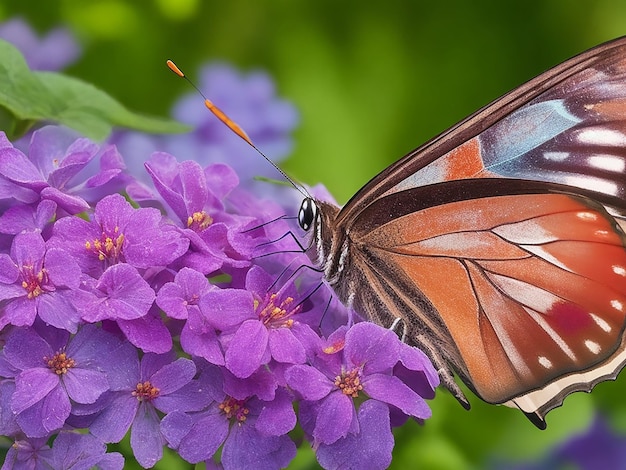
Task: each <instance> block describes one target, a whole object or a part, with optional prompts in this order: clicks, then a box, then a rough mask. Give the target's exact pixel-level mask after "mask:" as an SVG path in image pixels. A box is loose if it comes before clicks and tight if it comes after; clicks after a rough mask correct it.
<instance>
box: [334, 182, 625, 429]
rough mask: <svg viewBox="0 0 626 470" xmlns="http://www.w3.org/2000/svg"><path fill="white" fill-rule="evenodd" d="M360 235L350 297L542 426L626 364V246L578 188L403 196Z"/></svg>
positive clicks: (352, 259)
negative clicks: (573, 396)
mask: <svg viewBox="0 0 626 470" xmlns="http://www.w3.org/2000/svg"><path fill="white" fill-rule="evenodd" d="M350 240H351V243H350V244H349V249H348V251H347V253H346V254H345V255H344V263H345V264H346V265H347V264H349V265H350V269H344V270H342V271H341V275H340V277H339V278H338V279H337V280H336V282H335V284H336V289H337V290H338V293H339V295H340V296H341V297H343V298H344V299H349V301H350V302H351V303H352V304H353V305H354V308H355V309H356V310H357V311H359V312H361V313H363V314H364V315H365V316H367V317H368V318H370V319H373V320H374V321H377V322H378V323H381V324H383V325H386V326H389V325H391V324H392V322H393V320H395V319H396V318H400V319H402V322H403V324H404V325H405V327H406V329H407V334H408V336H409V339H410V340H411V341H412V342H414V343H416V344H417V345H419V346H421V347H423V348H424V349H426V350H427V351H428V352H429V353H430V355H431V358H433V360H434V362H436V363H437V366H438V367H440V368H444V369H448V367H447V364H450V365H452V367H453V368H454V369H455V370H456V371H457V373H458V374H459V375H460V376H461V377H462V378H463V380H464V381H465V382H466V383H467V384H468V385H469V386H470V388H472V389H473V390H474V391H475V392H476V394H477V395H479V396H480V397H481V398H482V399H484V400H485V401H487V402H489V403H496V404H500V403H506V402H512V404H514V405H516V406H518V407H519V408H520V409H522V410H523V411H524V412H526V413H527V414H528V415H531V416H530V417H531V419H532V420H533V422H535V424H537V425H538V426H540V427H543V426H545V424H544V416H545V414H546V413H547V411H549V410H550V409H552V408H554V407H555V406H559V405H560V404H561V403H562V400H563V398H564V397H565V395H567V394H568V393H571V392H573V391H576V390H590V389H591V387H592V386H593V385H594V384H595V383H597V382H598V381H600V380H606V379H608V378H615V375H616V374H617V372H618V371H619V370H620V369H621V368H622V367H623V366H624V363H625V362H626V352H625V350H624V344H622V342H623V339H622V337H623V333H624V327H625V325H626V249H625V242H626V238H625V236H624V233H623V231H622V230H621V228H620V227H619V226H618V225H617V223H616V222H615V220H614V218H613V217H612V216H611V215H610V214H608V213H607V212H606V210H605V209H604V208H603V206H602V205H601V204H598V203H596V202H594V201H593V200H591V199H589V198H587V197H584V196H580V195H577V194H573V193H571V192H569V188H567V187H564V186H560V185H554V184H545V183H535V182H530V181H523V180H505V179H498V180H494V181H492V182H490V183H489V184H485V181H484V180H480V179H469V180H460V181H453V182H447V183H441V184H437V185H431V186H424V187H418V188H413V189H410V190H405V191H402V192H396V193H393V194H391V195H388V196H385V197H382V198H380V199H378V200H377V201H375V202H374V203H373V204H371V205H370V206H369V207H367V209H365V210H364V211H362V212H361V214H360V216H359V217H358V219H357V220H356V221H355V223H354V224H353V225H352V227H351V231H350ZM364 286H367V287H364ZM444 375H447V376H448V378H449V379H450V380H448V381H447V384H448V385H449V382H450V381H451V380H452V379H451V378H452V375H451V374H450V372H449V370H448V373H447V374H444ZM444 383H446V380H445V377H444ZM453 392H456V391H455V390H454V389H453Z"/></svg>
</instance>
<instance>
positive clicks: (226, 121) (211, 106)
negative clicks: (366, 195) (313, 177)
mask: <svg viewBox="0 0 626 470" xmlns="http://www.w3.org/2000/svg"><path fill="white" fill-rule="evenodd" d="M167 66H168V67H169V69H170V70H171V71H172V72H174V73H175V74H176V75H178V76H179V77H181V78H184V79H185V80H187V83H189V84H190V85H191V86H192V87H194V88H195V90H196V91H197V92H198V93H199V94H200V96H202V98H204V105H205V106H206V107H207V108H208V110H209V111H211V112H212V113H213V114H214V115H215V117H217V118H218V119H219V120H220V121H222V122H223V123H224V124H225V125H226V126H227V127H228V128H229V129H230V130H231V131H233V132H234V133H235V134H237V135H238V136H239V137H241V138H242V139H243V140H244V141H246V143H247V144H248V145H249V146H250V147H252V148H253V149H254V150H256V152H257V153H258V154H259V155H261V156H262V157H263V158H264V159H265V160H266V161H267V162H268V163H269V164H270V165H272V166H273V167H274V168H275V169H276V171H278V172H279V173H280V174H281V175H282V176H283V178H285V179H286V180H287V181H288V182H289V183H291V185H292V186H293V187H294V188H296V189H297V190H298V191H299V192H300V193H301V194H302V195H303V196H304V197H311V196H310V194H309V193H308V191H307V190H306V189H305V188H304V187H303V186H301V185H298V184H296V182H295V181H294V180H293V179H291V178H290V177H289V176H288V175H287V173H285V172H284V171H283V170H282V169H281V168H280V167H279V166H278V165H276V163H274V162H273V161H272V160H270V159H269V157H267V156H266V155H265V154H264V153H263V152H261V151H260V150H259V149H258V147H257V146H256V145H254V143H253V142H252V140H251V139H250V137H249V136H248V134H246V133H245V131H244V130H243V129H242V128H241V127H240V126H239V125H238V124H237V123H236V122H235V121H233V120H232V119H231V118H229V117H228V116H227V115H226V113H224V112H223V111H222V110H221V109H220V108H218V107H217V106H215V105H214V104H213V102H212V101H211V100H210V99H208V98H207V97H206V96H204V93H202V90H200V88H198V87H197V86H196V84H195V83H194V82H192V81H191V80H190V79H189V78H188V77H187V75H185V74H184V73H183V72H182V70H180V69H179V68H178V66H177V65H176V64H175V63H174V62H172V61H171V60H168V61H167Z"/></svg>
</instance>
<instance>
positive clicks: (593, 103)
mask: <svg viewBox="0 0 626 470" xmlns="http://www.w3.org/2000/svg"><path fill="white" fill-rule="evenodd" d="M625 109H626V38H620V39H617V40H614V41H611V42H609V43H606V44H603V45H601V46H598V47H596V48H594V49H591V50H589V51H587V52H584V53H582V54H580V55H578V56H576V57H574V58H572V59H570V60H569V61H567V62H564V63H563V64H561V65H559V66H557V67H555V68H553V69H551V70H549V71H547V72H545V73H544V74H542V75H540V76H538V77H537V78H535V79H533V80H530V81H529V82H527V83H526V84H524V85H522V86H521V87H519V88H518V89H516V90H514V91H512V92H510V93H508V94H507V95H505V96H503V97H501V98H500V99H498V100H496V101H494V102H493V103H491V104H490V105H488V106H486V107H484V108H483V109H481V110H479V111H478V112H476V113H475V114H473V115H472V116H470V117H468V118H467V119H466V120H464V121H462V122H461V123H459V124H457V125H456V126H454V127H452V128H451V129H449V130H448V131H445V132H443V133H442V134H441V135H439V136H437V137H435V138H434V139H432V140H431V141H429V142H428V143H426V144H424V145H423V146H421V147H419V148H417V149H416V150H414V151H413V152H411V153H409V154H408V155H407V156H405V157H404V158H402V159H401V160H399V161H398V162H396V163H395V164H393V165H391V166H390V167H389V168H387V169H386V170H385V171H383V172H381V173H380V174H379V175H377V176H376V177H374V178H373V179H372V181H370V182H369V183H368V184H367V185H366V186H365V187H364V188H363V189H362V190H361V191H359V192H358V193H357V194H356V195H355V197H354V198H352V199H351V200H350V202H349V203H348V204H347V205H346V207H345V208H344V210H343V211H342V213H341V214H340V217H339V219H338V222H344V220H345V222H344V223H347V224H349V223H350V219H351V218H353V217H356V216H357V214H358V212H359V211H361V210H363V208H364V207H366V206H367V205H369V203H371V202H372V201H374V200H375V199H376V198H377V197H380V196H381V195H383V194H389V193H391V192H395V191H401V190H404V189H409V188H411V187H415V186H422V185H428V184H433V183H437V182H442V181H449V180H456V179H463V178H478V177H510V178H525V179H531V180H536V181H550V182H555V183H562V184H568V185H571V186H574V187H578V188H582V189H585V190H589V191H592V192H594V193H596V194H597V198H598V199H602V198H603V197H605V196H607V197H608V198H607V199H608V200H609V201H611V202H610V203H609V204H608V205H615V203H614V201H613V199H614V198H617V199H620V200H621V201H622V204H623V201H624V199H625V198H626V178H625V177H624V174H625V172H626V152H625V151H624V149H625V148H626V112H625ZM618 214H619V215H621V216H623V217H626V215H625V214H624V212H619V213H618Z"/></svg>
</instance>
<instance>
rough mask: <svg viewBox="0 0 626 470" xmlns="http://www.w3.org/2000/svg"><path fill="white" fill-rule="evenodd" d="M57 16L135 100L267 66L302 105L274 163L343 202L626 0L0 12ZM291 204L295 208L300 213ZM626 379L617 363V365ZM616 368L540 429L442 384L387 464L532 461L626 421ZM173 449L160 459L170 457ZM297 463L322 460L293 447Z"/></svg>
mask: <svg viewBox="0 0 626 470" xmlns="http://www.w3.org/2000/svg"><path fill="white" fill-rule="evenodd" d="M15 16H21V17H23V18H25V19H26V20H27V21H28V22H29V23H30V24H31V25H32V26H33V27H35V29H37V30H38V31H40V32H45V31H47V30H48V29H50V28H52V27H54V26H58V25H65V26H67V27H68V28H70V29H71V30H72V31H73V33H74V34H75V35H76V37H77V39H78V41H79V42H80V43H81V45H82V47H83V48H84V52H83V55H82V58H81V59H80V60H79V62H77V63H76V64H74V65H73V66H71V67H70V68H69V69H67V70H66V72H67V73H68V74H70V75H73V76H76V77H80V78H82V79H84V80H86V81H89V82H91V83H93V84H95V85H97V86H98V87H100V88H102V89H104V90H105V91H107V92H108V93H110V94H111V95H113V96H114V97H116V98H117V99H118V100H119V101H120V102H122V103H123V104H125V105H126V106H127V107H129V108H130V109H132V110H135V111H138V112H142V113H151V114H155V115H161V116H167V115H168V111H169V109H170V107H171V105H172V103H173V102H174V101H175V100H176V99H177V97H178V96H180V95H181V94H182V93H184V92H187V91H188V88H187V85H186V84H185V83H184V82H183V81H182V80H179V79H177V78H176V77H175V76H173V74H171V73H170V72H169V71H168V70H167V69H166V68H165V66H164V62H165V59H167V58H172V59H175V60H176V62H177V63H178V64H179V65H180V66H181V67H182V68H184V70H185V71H186V72H187V73H188V74H189V75H190V76H191V77H193V74H194V73H195V71H196V70H197V67H198V66H199V65H200V64H202V63H205V62H206V61H208V60H223V61H227V62H229V63H231V64H233V65H235V66H237V67H239V68H240V69H241V70H244V71H245V70H250V69H255V68H261V69H264V70H266V71H268V72H269V73H270V74H271V75H272V76H273V78H274V79H275V81H276V84H277V89H278V94H279V95H280V96H282V97H284V98H287V99H289V100H291V101H293V102H294V103H295V104H296V106H297V107H298V109H299V111H300V113H301V124H300V127H299V129H298V130H297V131H296V134H295V139H296V147H295V150H294V152H293V155H292V157H291V158H290V159H289V160H288V161H287V162H286V163H285V164H284V165H283V166H284V168H285V169H286V170H287V171H288V172H290V173H291V174H293V175H294V176H295V177H296V178H298V179H300V180H302V181H304V182H306V183H311V184H312V183H317V182H323V183H324V184H325V185H326V186H327V187H328V188H329V189H330V191H331V192H332V193H333V194H334V195H335V196H336V198H337V200H338V201H340V202H342V203H343V202H345V201H346V200H347V199H348V198H349V197H350V196H351V195H352V194H353V193H354V192H355V191H356V190H358V188H360V187H361V186H362V185H363V184H364V183H365V182H367V180H368V179H369V178H371V177H372V176H373V175H375V174H376V173H377V172H378V171H380V170H381V169H383V168H384V167H385V166H387V165H388V164H389V163H391V162H393V161H395V160H396V159H397V158H399V157H400V156H402V155H404V154H405V153H407V152H408V151H410V150H412V149H413V148H414V147H416V146H418V145H419V144H420V143H422V142H424V141H425V140H427V139H429V138H430V137H432V136H433V135H435V134H437V133H439V132H441V131H443V130H444V129H445V128H447V127H448V126H450V125H452V124H454V123H455V122H456V121H458V120H460V119H462V118H463V117H465V116H466V115H467V114H469V113H471V112H472V111H474V110H476V109H477V108H479V107H480V106H482V105H484V104H486V103H487V102H489V101H491V100H492V99H494V98H496V97H497V96H499V95H501V94H503V93H505V92H506V91H508V90H510V89H511V88H513V87H515V86H517V85H519V84H521V83H522V82H524V81H526V80H527V79H530V78H532V77H533V76H534V75H536V74H538V73H540V72H541V71H543V70H545V69H547V68H549V67H550V66H552V65H556V64H557V63H559V62H561V61H563V60H565V59H566V58H568V57H570V56H571V55H574V54H576V53H578V52H581V51H583V50H585V49H587V48H590V47H592V46H594V45H596V44H598V43H600V42H603V41H605V40H608V39H612V38H615V37H617V36H620V35H623V34H626V2H623V1H610V0H595V1H593V2H583V1H576V0H574V1H572V0H552V1H550V2H545V1H524V2H501V1H485V0H484V1H473V2H467V1H461V0H447V1H442V2H417V1H415V2H408V1H404V2H400V1H393V0H390V1H387V2H362V1H361V2H357V1H344V2H337V1H330V0H316V1H295V0H274V1H257V2H253V1H243V0H230V1H213V0H207V1H201V0H137V1H126V2H125V1H121V0H102V1H99V0H92V1H84V0H83V1H79V0H59V1H40V2H28V1H23V0H8V1H7V0H5V1H3V2H2V3H1V4H0V20H4V19H8V18H12V17H15ZM294 210H295V209H294ZM624 375H626V374H624ZM624 390H626V379H622V380H618V382H617V383H604V384H601V385H599V386H598V387H597V388H596V389H595V390H594V393H593V394H591V395H586V394H581V393H579V394H575V395H573V396H570V397H569V398H568V399H567V400H566V403H565V407H563V408H559V409H557V410H555V411H553V412H552V413H551V414H550V415H549V416H548V430H547V431H544V432H541V431H538V430H536V429H535V428H534V427H533V426H532V425H531V424H530V423H529V422H527V420H526V418H525V417H524V416H523V415H522V414H521V413H519V412H517V411H514V410H509V409H505V408H503V407H493V406H488V405H485V404H483V403H480V402H479V400H478V399H477V398H475V397H473V396H472V397H471V401H472V405H473V409H472V411H470V412H466V411H464V410H463V409H462V408H461V407H460V406H458V405H457V404H456V402H455V401H454V400H453V399H452V398H451V397H450V396H449V395H448V394H447V393H445V392H443V391H442V392H440V393H438V396H437V398H436V399H435V400H434V401H433V402H432V407H433V418H432V419H431V420H428V422H427V424H426V426H424V427H420V426H418V425H416V424H412V425H407V426H405V427H404V428H402V429H401V430H400V431H399V432H398V433H397V437H398V440H397V444H396V449H395V451H394V464H393V468H418V466H419V468H427V469H431V468H432V469H448V468H451V469H452V468H454V469H457V468H471V467H474V468H481V467H483V466H484V465H485V464H486V463H487V462H489V461H493V459H495V458H504V459H507V460H509V461H515V460H520V459H533V458H535V457H538V456H540V455H541V454H542V452H544V451H545V450H546V449H547V448H548V447H550V446H551V445H552V444H554V443H556V442H559V441H561V440H562V439H564V438H565V437H566V436H568V435H570V434H572V433H575V432H579V431H581V430H583V429H585V428H586V427H587V426H588V424H589V422H590V420H591V419H592V417H593V414H594V409H598V408H600V409H603V410H604V411H605V412H606V413H607V414H608V416H609V417H610V420H611V423H612V424H613V425H614V426H615V427H617V428H621V429H622V430H626V407H625V406H624V404H623V400H622V396H623V394H622V391H624ZM175 465H177V464H175V463H174V462H172V461H171V460H166V461H163V462H161V463H160V464H159V466H158V467H157V468H170V469H171V468H188V467H185V466H184V464H183V465H182V466H180V467H176V466H175ZM292 468H316V466H315V461H314V457H313V456H312V453H311V452H307V451H303V452H302V455H300V456H299V457H298V459H297V460H296V461H295V462H294V463H293V465H292Z"/></svg>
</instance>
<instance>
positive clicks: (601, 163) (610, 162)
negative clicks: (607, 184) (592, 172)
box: [587, 155, 626, 173]
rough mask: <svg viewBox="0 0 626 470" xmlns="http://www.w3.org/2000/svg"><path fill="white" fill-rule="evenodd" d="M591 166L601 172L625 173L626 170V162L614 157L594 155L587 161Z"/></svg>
mask: <svg viewBox="0 0 626 470" xmlns="http://www.w3.org/2000/svg"><path fill="white" fill-rule="evenodd" d="M587 162H589V165H591V166H593V167H595V168H599V169H601V170H607V171H614V172H616V173H623V172H624V169H626V161H624V160H623V159H621V158H618V157H615V156H613V155H594V156H593V157H589V158H588V159H587Z"/></svg>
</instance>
